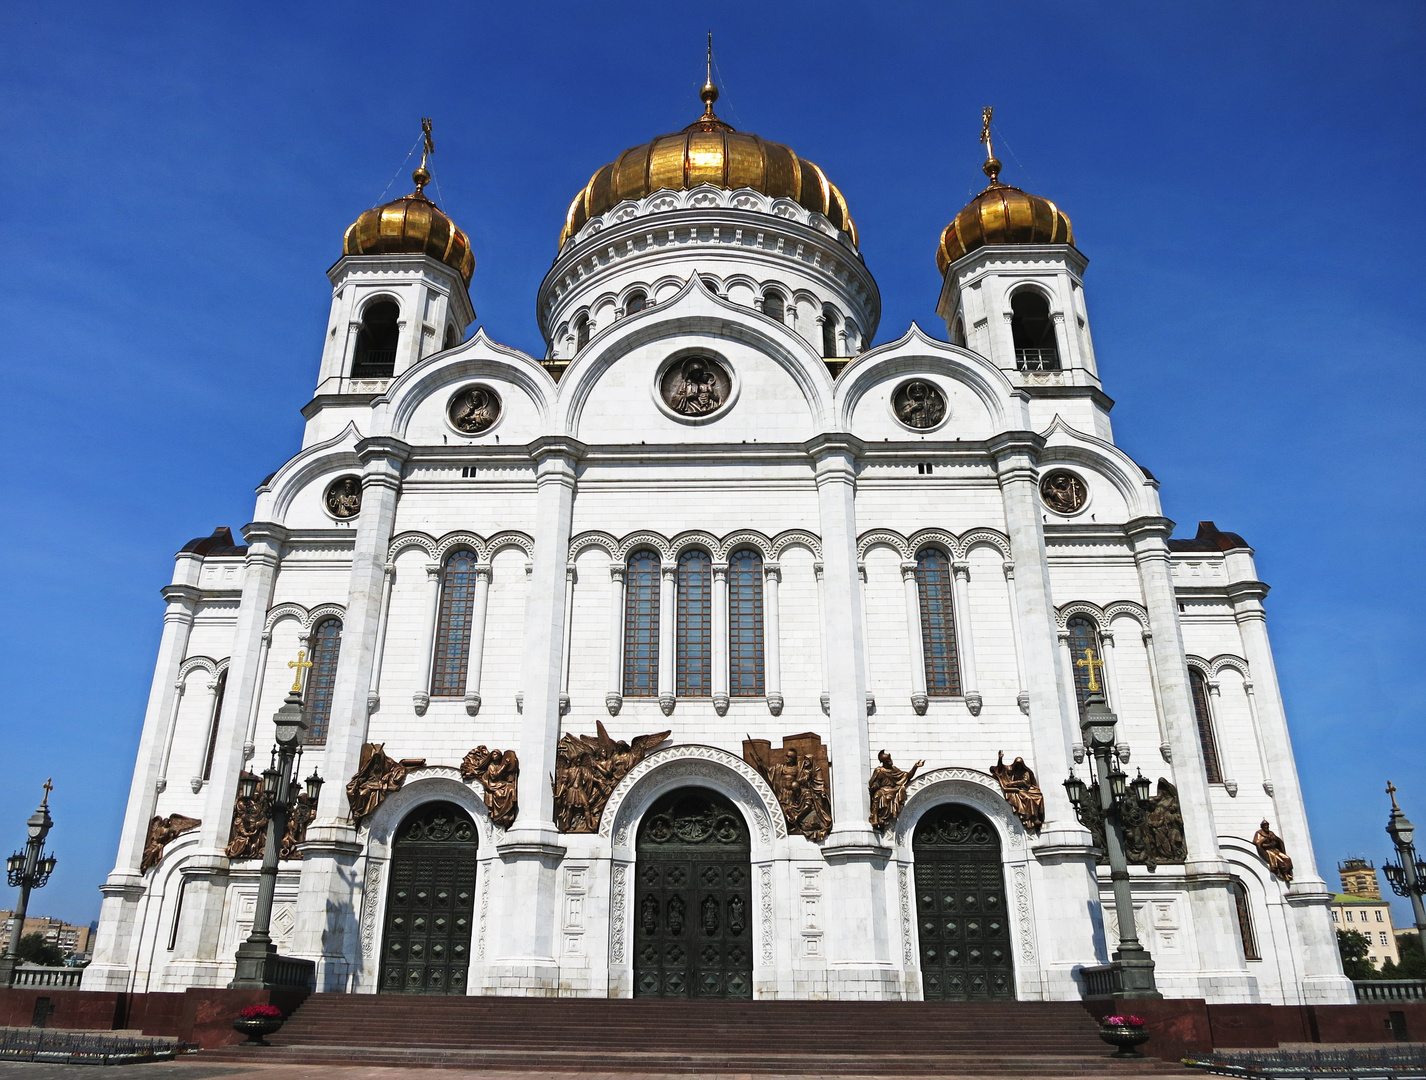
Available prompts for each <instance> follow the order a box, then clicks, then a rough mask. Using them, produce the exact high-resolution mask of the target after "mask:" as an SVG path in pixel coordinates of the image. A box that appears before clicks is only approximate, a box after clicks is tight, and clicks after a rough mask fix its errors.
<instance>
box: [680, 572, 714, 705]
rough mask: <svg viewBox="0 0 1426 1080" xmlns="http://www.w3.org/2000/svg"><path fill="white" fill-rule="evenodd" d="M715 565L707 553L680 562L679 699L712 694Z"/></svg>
mask: <svg viewBox="0 0 1426 1080" xmlns="http://www.w3.org/2000/svg"><path fill="white" fill-rule="evenodd" d="M712 646H713V561H712V560H711V559H710V558H709V557H708V555H707V553H706V552H702V551H685V552H684V553H683V554H682V555H681V556H679V559H678V652H677V653H676V655H677V657H678V690H677V693H678V696H679V697H708V696H709V695H710V694H712V693H713V648H712Z"/></svg>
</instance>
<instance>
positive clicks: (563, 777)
mask: <svg viewBox="0 0 1426 1080" xmlns="http://www.w3.org/2000/svg"><path fill="white" fill-rule="evenodd" d="M595 725H596V727H597V729H598V734H597V735H573V734H568V733H567V734H566V735H565V736H564V737H563V738H562V739H560V741H559V746H558V747H557V748H556V749H555V775H554V797H555V824H556V825H557V826H558V827H559V830H560V832H567V833H592V832H597V831H598V830H599V821H600V818H601V817H602V815H603V813H604V805H605V804H606V803H607V802H608V801H609V796H610V795H612V794H613V793H614V788H615V787H617V786H618V784H619V781H620V780H622V779H624V777H625V776H627V775H628V774H629V771H630V770H631V769H633V768H634V766H636V765H638V764H639V762H641V761H643V760H644V758H645V756H647V755H648V753H649V752H650V751H651V750H653V748H654V747H656V746H658V744H659V743H661V742H663V741H664V740H665V739H667V738H668V737H669V734H670V732H667V731H660V732H658V733H657V734H655V735H639V736H636V737H635V738H634V740H633V742H624V741H623V740H622V739H620V740H617V741H616V740H615V739H613V738H611V737H610V735H609V732H608V731H606V730H605V728H604V724H603V722H602V721H596V722H595Z"/></svg>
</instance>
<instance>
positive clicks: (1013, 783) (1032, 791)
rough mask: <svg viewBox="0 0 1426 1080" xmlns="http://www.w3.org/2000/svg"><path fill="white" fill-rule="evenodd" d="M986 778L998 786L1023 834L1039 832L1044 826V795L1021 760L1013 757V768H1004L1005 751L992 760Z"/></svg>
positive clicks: (1005, 765) (1028, 767)
mask: <svg viewBox="0 0 1426 1080" xmlns="http://www.w3.org/2000/svg"><path fill="white" fill-rule="evenodd" d="M990 775H991V776H993V777H995V779H996V780H997V781H998V782H999V783H1000V790H1001V793H1002V794H1003V795H1004V796H1005V801H1006V802H1008V803H1009V804H1010V809H1012V810H1014V811H1015V816H1016V817H1018V818H1019V819H1020V824H1021V825H1024V826H1025V829H1026V831H1027V832H1039V830H1040V826H1041V825H1043V824H1044V823H1045V793H1044V792H1043V791H1041V790H1040V782H1039V781H1038V780H1036V779H1035V773H1034V770H1032V769H1031V768H1030V766H1028V765H1026V764H1025V759H1024V758H1022V757H1017V758H1016V759H1015V763H1014V764H1013V765H1007V764H1005V751H1003V750H1002V751H1001V752H1000V753H999V754H997V755H996V756H995V764H994V765H992V766H991V767H990Z"/></svg>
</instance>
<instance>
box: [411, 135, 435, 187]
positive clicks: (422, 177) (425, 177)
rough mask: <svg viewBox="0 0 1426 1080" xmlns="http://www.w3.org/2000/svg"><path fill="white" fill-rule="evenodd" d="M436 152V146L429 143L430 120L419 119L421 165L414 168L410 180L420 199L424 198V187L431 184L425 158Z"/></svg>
mask: <svg viewBox="0 0 1426 1080" xmlns="http://www.w3.org/2000/svg"><path fill="white" fill-rule="evenodd" d="M435 152H436V144H435V143H433V142H432V141H431V118H430V117H429V116H423V117H421V164H419V165H417V166H416V171H415V172H413V173H412V174H411V179H412V180H414V181H416V194H417V195H419V196H420V197H421V198H423V199H424V198H425V197H426V185H427V184H429V183H430V182H431V172H430V170H429V169H427V168H426V156H427V155H428V154H434V153H435Z"/></svg>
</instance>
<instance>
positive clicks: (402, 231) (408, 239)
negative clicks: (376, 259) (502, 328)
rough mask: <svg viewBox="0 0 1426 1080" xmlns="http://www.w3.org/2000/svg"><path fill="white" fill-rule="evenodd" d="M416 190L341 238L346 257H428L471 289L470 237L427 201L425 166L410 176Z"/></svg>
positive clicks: (373, 211)
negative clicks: (452, 272) (450, 270)
mask: <svg viewBox="0 0 1426 1080" xmlns="http://www.w3.org/2000/svg"><path fill="white" fill-rule="evenodd" d="M411 178H412V179H413V180H415V181H416V190H415V191H414V192H412V193H411V194H410V195H403V196H401V198H399V199H395V200H393V201H392V202H389V203H387V204H386V205H384V206H377V207H373V208H372V209H370V210H368V211H366V213H364V214H362V216H361V217H359V218H357V219H356V221H354V222H352V224H351V225H350V226H349V227H348V228H347V231H346V235H345V236H343V237H342V254H343V255H429V256H430V257H431V258H433V259H439V260H440V261H441V262H443V263H445V264H446V265H447V266H449V267H450V268H451V269H453V270H457V271H459V272H460V276H461V279H462V280H463V281H464V282H465V284H466V287H467V288H469V287H470V277H471V274H473V273H474V272H475V255H474V254H473V253H472V252H471V250H470V237H468V236H466V234H465V233H464V232H462V231H461V230H460V229H459V228H457V227H456V224H455V222H453V221H452V220H451V219H450V218H448V217H446V215H445V214H443V213H441V210H440V207H438V206H437V205H436V204H435V203H433V202H432V201H431V200H430V199H428V198H426V194H425V187H426V184H427V183H429V182H430V179H431V174H430V173H429V172H427V171H426V166H425V161H424V157H423V160H422V164H421V166H420V167H419V168H417V169H416V171H415V172H414V173H412V174H411Z"/></svg>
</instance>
